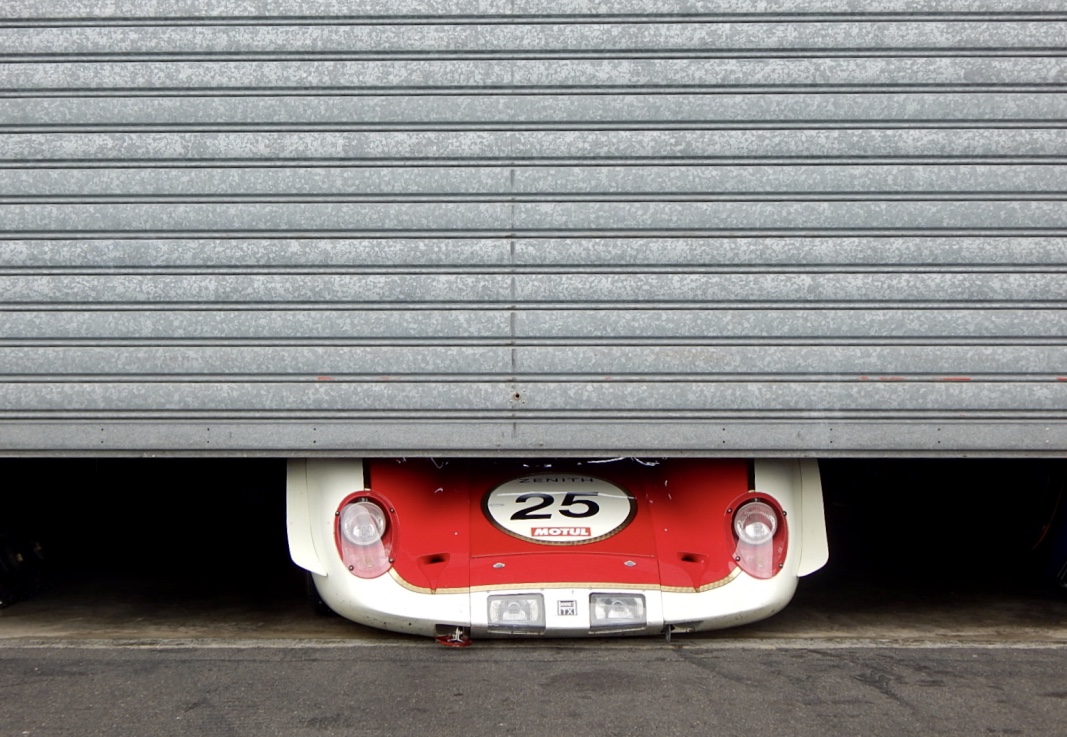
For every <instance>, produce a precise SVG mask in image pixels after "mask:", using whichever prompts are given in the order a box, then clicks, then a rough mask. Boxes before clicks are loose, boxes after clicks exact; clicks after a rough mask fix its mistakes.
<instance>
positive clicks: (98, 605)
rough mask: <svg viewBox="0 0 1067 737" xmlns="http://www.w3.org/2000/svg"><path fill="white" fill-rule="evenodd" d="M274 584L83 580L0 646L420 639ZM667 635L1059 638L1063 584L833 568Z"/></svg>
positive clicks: (60, 592) (52, 593)
mask: <svg viewBox="0 0 1067 737" xmlns="http://www.w3.org/2000/svg"><path fill="white" fill-rule="evenodd" d="M278 584H279V585H278V586H277V587H276V589H275V590H274V591H273V592H272V591H270V590H269V588H270V587H269V586H267V585H262V586H253V587H249V586H247V585H246V586H241V587H228V586H226V585H225V582H223V581H220V580H217V579H215V580H211V581H202V580H196V579H192V580H190V579H166V580H160V579H152V578H145V577H136V576H121V577H120V576H111V577H104V576H88V577H81V578H77V579H74V580H68V581H65V582H60V583H57V584H55V585H53V586H52V587H51V588H50V589H49V590H47V591H45V592H44V593H43V594H41V595H40V596H38V597H36V598H34V599H31V600H28V601H24V602H19V603H17V604H15V605H14V606H12V607H10V608H7V609H4V610H0V645H5V646H18V645H27V646H63V645H68V646H71V645H73V646H85V645H92V644H101V645H115V644H127V645H134V646H136V645H151V646H158V645H172V646H183V645H185V646H193V645H196V646H205V645H214V646H233V647H237V646H242V645H267V644H269V643H271V642H277V643H286V644H291V643H293V642H297V641H299V642H303V643H305V644H306V645H308V646H324V645H344V644H351V645H357V644H361V643H387V642H394V643H411V644H415V643H421V642H423V640H422V639H419V638H412V637H407V636H402V635H393V634H390V633H384V632H379V631H376V630H373V629H370V628H367V627H362V626H360V625H357V624H354V623H352V622H349V621H347V620H344V619H341V618H339V617H324V616H319V615H316V614H314V613H312V612H311V610H310V607H309V605H308V603H307V602H306V601H305V600H304V597H303V595H302V592H301V591H300V590H299V588H300V586H299V581H298V579H297V576H296V575H295V573H292V574H290V573H286V574H285V575H283V576H281V577H280V578H279V581H278ZM676 639H684V640H685V641H686V642H692V643H693V644H696V643H698V642H703V643H707V644H708V645H714V646H728V645H743V646H757V647H758V646H761V645H765V646H771V645H773V646H776V647H781V646H795V647H802V646H805V647H806V646H819V647H826V646H831V645H834V644H835V643H836V644H842V645H848V646H858V645H869V646H874V645H879V644H885V645H902V644H903V645H908V644H911V645H925V646H929V645H933V646H958V645H983V644H993V643H997V644H1002V645H1003V644H1012V645H1017V646H1020V647H1026V646H1041V647H1048V646H1064V647H1067V591H1063V592H1060V591H1055V590H1051V589H1043V588H1035V587H1026V586H1018V587H1014V588H1010V587H1003V586H1001V587H992V586H990V587H981V586H978V585H976V584H974V583H970V584H967V585H966V586H959V587H956V588H951V587H942V586H937V585H936V584H935V583H934V582H930V581H926V582H922V583H921V585H919V586H918V587H916V586H913V585H910V584H907V585H906V584H905V582H900V581H898V582H887V583H884V584H881V585H878V586H875V585H873V584H871V583H869V582H862V581H857V580H855V579H852V578H849V577H842V576H837V575H834V574H833V573H830V574H828V575H820V574H816V575H815V576H814V577H812V578H810V579H808V580H805V581H802V582H801V588H800V590H799V592H798V594H797V596H796V598H795V599H794V601H793V603H792V604H791V605H790V606H789V607H788V608H787V609H786V610H785V611H784V612H782V613H781V614H779V615H777V616H775V617H773V618H771V619H769V620H766V621H764V622H760V623H757V624H753V625H749V626H746V627H741V628H736V629H732V630H725V631H722V632H715V633H707V634H701V635H684V636H676ZM646 641H647V640H646ZM652 641H653V642H654V640H652ZM599 642H600V643H601V644H603V643H605V642H606V641H604V640H600V641H599ZM611 642H618V643H621V642H623V641H611ZM625 642H627V643H628V644H629V645H634V644H636V642H635V641H634V640H626V641H625ZM616 646H617V645H616Z"/></svg>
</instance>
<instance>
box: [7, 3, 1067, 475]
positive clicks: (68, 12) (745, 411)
mask: <svg viewBox="0 0 1067 737" xmlns="http://www.w3.org/2000/svg"><path fill="white" fill-rule="evenodd" d="M385 10H387V11H388V12H385ZM1065 92H1067V10H1065V9H1064V8H1063V7H1062V3H1060V2H1053V1H1052V0H1028V1H1027V2H1012V3H1008V2H1002V1H1000V0H942V1H940V2H938V1H935V0H927V1H925V2H919V1H918V0H887V1H886V2H881V3H878V7H877V8H872V7H871V4H870V3H866V2H857V1H856V0H768V1H767V2H763V3H760V4H759V5H758V7H755V6H753V5H752V4H751V3H748V2H740V1H737V2H735V1H734V0H720V1H717V2H711V1H710V0H690V1H685V0H677V1H676V2H656V3H652V2H648V0H626V1H625V2H610V3H608V2H599V1H598V0H588V1H584V2H580V1H572V2H566V3H564V2H544V1H542V2H537V3H532V2H523V0H514V1H511V0H509V1H508V2H503V1H500V2H495V1H494V0H409V1H407V2H397V3H390V4H388V6H383V5H382V4H380V3H376V2H375V3H370V2H351V1H346V2H340V1H339V0H338V1H335V0H318V1H317V2H308V1H306V0H301V2H296V1H295V0H293V1H292V2H270V3H268V2H247V1H241V2H236V1H231V2H227V1H217V2H212V3H207V2H203V1H202V0H181V1H180V2H165V3H164V2H153V1H152V0H127V1H125V2H111V3H106V4H104V3H96V2H88V1H85V2H81V1H78V0H66V1H64V2H58V1H53V0H37V1H35V2H29V1H22V0H14V1H12V2H7V3H4V4H3V5H2V6H0V454H71V455H77V454H88V453H105V454H120V453H146V454H155V453H178V454H196V453H206V454H217V455H226V454H241V455H244V454H278V455H286V454H294V455H295V454H310V453H328V454H332V453H337V454H360V453H372V454H376V453H397V454H406V455H416V454H440V455H446V454H450V453H452V454H468V455H480V454H494V453H502V454H514V455H552V454H578V455H586V454H611V455H615V454H627V455H629V454H636V455H657V454H659V455H669V454H702V455H714V454H726V455H776V454H781V455H880V454H946V455H972V454H1000V455H1006V454H1039V455H1060V454H1062V453H1063V452H1064V451H1065V450H1067V303H1065V297H1067V240H1065V238H1064V236H1065V234H1067V208H1065V206H1064V202H1065V199H1067V187H1065V186H1064V182H1067V177H1065V175H1067V95H1065V94H1064V93H1065Z"/></svg>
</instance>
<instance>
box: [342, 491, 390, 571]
mask: <svg viewBox="0 0 1067 737" xmlns="http://www.w3.org/2000/svg"><path fill="white" fill-rule="evenodd" d="M336 516H337V527H336V529H335V537H336V540H337V550H338V552H339V553H340V554H341V560H343V561H344V564H345V567H346V568H348V570H349V572H350V573H351V574H352V575H354V576H358V577H359V578H377V577H378V576H380V575H382V574H383V573H385V572H386V571H388V570H389V568H390V566H391V565H392V560H391V558H392V551H393V535H392V529H391V526H390V523H389V515H388V514H387V513H386V511H385V509H383V508H382V506H381V505H380V504H377V503H376V502H375V501H373V500H372V499H370V498H368V497H365V496H354V497H350V498H349V499H346V500H345V501H344V502H343V503H342V504H341V506H340V507H339V508H338V510H337V515H336Z"/></svg>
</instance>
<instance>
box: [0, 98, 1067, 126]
mask: <svg viewBox="0 0 1067 737" xmlns="http://www.w3.org/2000/svg"><path fill="white" fill-rule="evenodd" d="M1065 119H1067V97H1065V96H1064V95H1062V94H1056V93H1045V94H1036V93H1021V92H999V93H990V92H973V93H972V92H966V93H957V94H948V93H939V94H931V93H884V92H879V91H877V90H870V91H867V92H864V93H854V94H847V95H842V94H834V93H819V92H809V93H806V94H805V93H788V94H775V93H770V94H742V95H737V94H726V93H718V94H632V95H611V94H589V95H582V94H563V93H559V94H551V95H535V94H526V93H518V94H515V95H511V96H508V95H499V94H474V95H467V96H463V95H448V94H445V95H439V94H419V95H408V96H404V95H395V94H394V95H370V94H368V95H345V96H331V95H326V94H323V95H302V96H299V97H287V96H270V95H264V96H258V97H249V96H243V97H240V96H226V95H221V94H218V93H212V94H211V95H209V96H202V97H197V96H195V95H185V96H179V97H144V96H139V97H93V96H76V97H55V96H52V97H49V96H43V97H22V98H17V99H16V98H0V121H2V124H3V125H4V129H5V130H9V131H14V130H15V129H17V128H25V129H27V131H28V130H30V129H34V128H41V129H42V130H50V131H60V130H63V129H65V128H68V127H69V128H73V127H83V128H84V129H85V130H92V131H97V130H106V129H109V127H110V126H118V127H121V128H122V129H123V130H125V129H126V128H129V129H131V130H132V129H133V128H135V127H140V126H147V127H151V126H160V127H169V126H173V127H174V128H175V129H179V128H180V129H183V130H184V129H185V128H186V127H190V128H191V127H196V126H200V127H202V128H204V129H207V128H212V129H215V128H217V129H218V130H226V129H228V127H238V126H241V125H245V126H248V127H249V129H251V130H261V129H263V126H290V127H291V128H292V129H294V130H315V126H327V125H340V126H351V127H359V126H366V127H367V128H368V129H370V128H372V127H375V126H404V125H418V126H436V127H439V128H441V129H462V128H464V127H477V126H484V127H486V128H487V129H491V128H492V127H493V126H513V127H516V128H522V127H524V126H525V127H529V128H536V127H538V126H567V125H572V126H581V125H590V126H596V125H600V126H604V127H608V126H615V125H626V126H640V125H641V124H642V123H644V124H646V127H660V126H685V125H690V126H701V125H709V126H718V125H739V124H750V125H753V126H757V127H758V126H759V125H761V124H766V125H771V126H776V125H786V124H795V125H808V124H814V123H816V122H817V123H820V124H826V125H830V124H836V123H852V124H854V125H858V126H862V124H867V123H873V124H891V123H915V124H917V125H923V124H928V125H942V124H945V123H951V122H952V121H960V124H961V125H972V124H973V125H977V124H990V123H992V122H993V121H999V122H1002V123H1004V124H1006V125H1007V124H1011V123H1016V122H1018V123H1022V122H1027V121H1031V122H1034V123H1035V124H1036V123H1039V122H1042V121H1052V122H1057V121H1063V120H1065Z"/></svg>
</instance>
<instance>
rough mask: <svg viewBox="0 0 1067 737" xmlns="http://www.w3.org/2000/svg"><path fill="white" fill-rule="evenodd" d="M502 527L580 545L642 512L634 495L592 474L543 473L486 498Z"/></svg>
mask: <svg viewBox="0 0 1067 737" xmlns="http://www.w3.org/2000/svg"><path fill="white" fill-rule="evenodd" d="M482 508H483V510H484V511H485V516H486V517H488V518H489V521H490V522H492V523H493V524H494V525H496V526H497V527H498V528H499V529H501V530H503V531H504V532H506V533H508V534H509V535H513V536H515V537H519V538H522V539H523V540H529V541H531V542H535V543H542V544H545V545H580V544H582V543H591V542H596V541H597V540H603V539H604V538H606V537H611V536H612V535H614V534H615V533H616V532H619V531H620V530H621V529H623V528H624V527H626V525H627V524H629V522H630V520H632V519H633V517H634V514H635V513H636V512H637V504H636V502H635V501H634V498H633V497H632V496H630V494H629V493H627V492H626V491H625V490H623V489H621V488H619V487H618V486H616V485H615V484H612V483H609V482H607V481H604V480H603V479H596V478H593V477H592V476H579V475H576V474H553V473H540V474H535V475H533V476H523V477H522V478H517V479H512V480H511V481H508V482H506V483H504V484H501V485H500V486H498V487H496V488H495V489H493V490H492V491H490V492H489V493H488V494H486V496H485V499H483V500H482Z"/></svg>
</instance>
